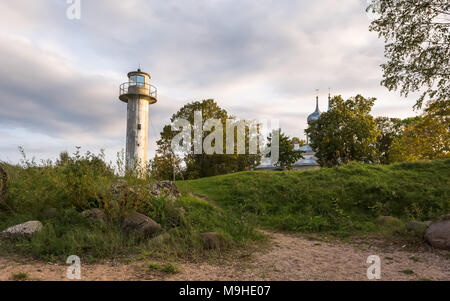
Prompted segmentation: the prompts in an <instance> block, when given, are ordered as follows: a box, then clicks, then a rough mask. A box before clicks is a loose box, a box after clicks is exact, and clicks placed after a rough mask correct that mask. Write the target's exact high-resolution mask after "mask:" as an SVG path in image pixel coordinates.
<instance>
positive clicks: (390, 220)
mask: <svg viewBox="0 0 450 301" xmlns="http://www.w3.org/2000/svg"><path fill="white" fill-rule="evenodd" d="M377 222H378V223H379V224H380V225H393V224H400V220H399V219H398V218H396V217H393V216H380V217H378V218H377Z"/></svg>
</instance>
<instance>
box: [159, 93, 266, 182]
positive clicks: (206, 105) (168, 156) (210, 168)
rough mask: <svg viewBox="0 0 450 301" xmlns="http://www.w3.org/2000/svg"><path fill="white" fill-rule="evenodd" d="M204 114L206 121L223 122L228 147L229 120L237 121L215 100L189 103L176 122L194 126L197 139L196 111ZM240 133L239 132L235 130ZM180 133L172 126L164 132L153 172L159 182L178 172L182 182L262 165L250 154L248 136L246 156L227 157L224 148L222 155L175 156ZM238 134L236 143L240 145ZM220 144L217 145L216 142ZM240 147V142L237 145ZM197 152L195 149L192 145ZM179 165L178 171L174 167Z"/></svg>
mask: <svg viewBox="0 0 450 301" xmlns="http://www.w3.org/2000/svg"><path fill="white" fill-rule="evenodd" d="M196 111H201V112H202V117H203V121H206V120H208V119H218V120H220V122H221V124H222V127H223V133H224V134H223V139H224V140H223V145H224V146H225V145H226V142H225V141H226V134H227V133H226V120H227V119H235V118H234V117H232V116H230V115H229V114H228V112H227V111H226V110H224V109H222V108H221V107H219V106H218V105H217V103H216V102H215V101H214V100H212V99H208V100H203V101H201V102H199V101H195V102H192V103H189V104H187V105H185V106H183V107H182V108H180V109H179V110H178V112H177V113H175V114H174V115H173V116H172V118H171V122H172V123H173V122H174V121H175V120H178V119H185V120H187V121H189V123H190V124H191V125H193V127H192V137H194V131H195V126H196V125H195V124H194V112H196ZM215 130H216V129H215V128H214V129H213V130H211V131H204V132H203V136H202V140H201V142H202V143H203V142H204V140H205V138H206V137H207V136H208V135H209V134H210V133H211V132H213V131H215ZM235 133H236V129H235ZM176 134H178V133H177V132H173V131H172V130H171V126H170V125H166V126H165V127H164V129H163V132H161V138H160V139H159V140H158V142H157V144H158V149H157V151H156V157H155V159H154V160H153V161H152V172H153V175H154V176H155V177H157V178H159V179H173V178H174V171H175V173H176V174H178V175H179V176H180V177H181V178H182V179H195V178H201V177H208V176H214V175H220V174H226V173H231V172H237V171H243V170H249V169H251V168H252V167H254V166H257V165H258V164H259V162H260V156H259V155H250V154H249V145H248V144H249V135H248V134H246V137H245V151H246V152H245V153H246V154H237V152H236V151H235V152H234V154H226V152H225V149H223V152H222V154H217V153H215V154H212V155H208V154H206V153H205V152H204V151H203V152H202V154H194V152H193V151H192V152H190V153H189V154H184V156H183V157H182V158H180V157H178V156H177V154H174V153H173V151H172V149H171V143H172V139H173V137H174V136H175V135H176ZM236 139H237V138H236V135H235V142H236ZM214 143H216V142H214ZM235 146H236V143H235ZM192 149H193V146H192ZM174 165H175V168H174Z"/></svg>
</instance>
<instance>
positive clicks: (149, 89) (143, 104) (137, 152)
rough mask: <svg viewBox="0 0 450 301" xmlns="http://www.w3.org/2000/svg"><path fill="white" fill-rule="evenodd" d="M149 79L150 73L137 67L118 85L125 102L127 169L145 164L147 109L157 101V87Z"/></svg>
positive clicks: (138, 168)
mask: <svg viewBox="0 0 450 301" xmlns="http://www.w3.org/2000/svg"><path fill="white" fill-rule="evenodd" d="M150 79H151V76H150V74H148V73H145V72H142V71H141V69H138V70H137V71H132V72H130V73H128V82H126V83H123V84H121V85H120V94H119V99H120V100H121V101H123V102H125V103H127V136H126V151H125V162H126V169H127V171H130V170H131V171H133V170H136V171H144V168H145V167H146V164H147V147H148V110H149V106H150V105H151V104H154V103H156V102H157V89H156V87H154V86H152V85H150ZM138 174H140V175H142V173H141V172H138Z"/></svg>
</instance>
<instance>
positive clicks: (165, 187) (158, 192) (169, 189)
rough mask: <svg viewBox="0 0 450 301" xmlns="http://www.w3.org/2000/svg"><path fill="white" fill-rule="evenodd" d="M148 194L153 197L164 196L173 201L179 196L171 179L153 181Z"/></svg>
mask: <svg viewBox="0 0 450 301" xmlns="http://www.w3.org/2000/svg"><path fill="white" fill-rule="evenodd" d="M150 195H152V196H153V197H155V198H160V197H161V196H166V197H167V198H168V199H169V200H171V201H175V200H176V199H178V198H180V197H181V193H180V191H179V190H178V187H177V185H175V183H173V182H171V181H161V182H155V183H153V184H151V186H150Z"/></svg>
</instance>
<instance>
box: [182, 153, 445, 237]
mask: <svg viewBox="0 0 450 301" xmlns="http://www.w3.org/2000/svg"><path fill="white" fill-rule="evenodd" d="M449 184H450V160H437V161H432V162H416V163H404V164H396V165H390V166H382V165H361V164H356V163H352V164H348V165H346V166H342V167H339V168H329V169H321V170H314V171H283V172H261V171H250V172H241V173H236V174H229V175H224V176H217V177H211V178H204V179H198V180H191V181H183V182H177V185H178V186H179V188H180V189H181V190H182V191H184V192H186V193H187V192H192V193H195V194H199V195H203V196H206V197H208V198H209V199H210V200H212V201H213V202H214V203H215V204H218V205H219V206H220V207H222V208H224V209H225V210H229V211H231V212H233V214H234V215H235V216H239V217H240V218H241V219H243V220H246V221H247V222H248V223H250V224H251V225H254V226H257V227H262V228H266V229H275V230H287V231H300V232H319V233H320V232H331V233H334V234H337V235H340V236H346V235H348V234H351V233H358V232H359V233H378V232H380V231H386V233H390V231H393V232H403V233H406V229H405V227H404V225H403V224H402V225H393V226H384V227H382V228H380V226H379V225H378V224H377V223H376V218H377V217H378V216H384V215H391V216H395V217H397V218H399V219H401V220H402V221H404V222H406V221H408V220H410V219H414V220H431V219H434V218H436V217H438V216H439V215H442V214H445V213H448V212H450V185H449Z"/></svg>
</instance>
